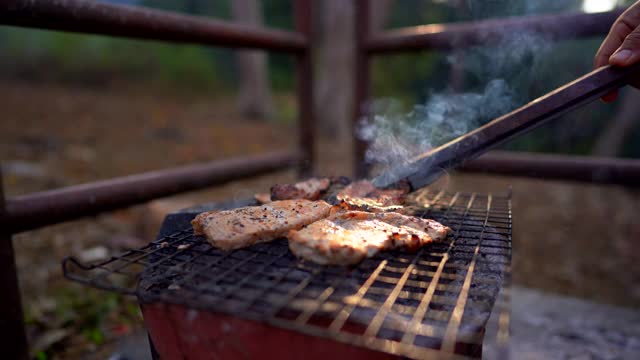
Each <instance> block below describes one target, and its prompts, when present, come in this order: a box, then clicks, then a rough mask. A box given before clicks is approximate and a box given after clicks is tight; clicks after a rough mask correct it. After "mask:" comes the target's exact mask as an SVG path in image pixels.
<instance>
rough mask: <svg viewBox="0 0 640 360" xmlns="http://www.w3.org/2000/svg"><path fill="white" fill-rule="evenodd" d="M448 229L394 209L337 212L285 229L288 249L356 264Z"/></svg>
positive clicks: (434, 237)
mask: <svg viewBox="0 0 640 360" xmlns="http://www.w3.org/2000/svg"><path fill="white" fill-rule="evenodd" d="M450 231H451V229H450V228H448V227H446V226H444V225H442V224H440V223H438V222H436V221H433V220H427V219H420V218H416V217H413V216H406V215H402V214H398V213H394V212H387V213H368V212H362V211H346V212H338V213H335V214H333V215H331V216H330V217H328V218H326V219H322V220H319V221H316V222H314V223H313V224H311V225H309V226H307V227H305V228H304V229H302V230H299V231H298V230H292V231H290V232H289V236H288V238H289V249H291V251H292V252H293V253H294V254H295V255H296V256H298V257H301V258H304V259H307V260H311V261H313V262H315V263H318V264H334V265H350V264H356V263H358V262H360V261H362V260H363V259H365V258H367V257H372V256H374V255H375V254H376V253H378V251H381V250H387V249H397V248H406V249H409V250H416V249H418V248H420V247H422V246H423V245H425V244H428V243H430V242H432V241H442V240H444V239H445V238H446V237H447V234H449V232H450Z"/></svg>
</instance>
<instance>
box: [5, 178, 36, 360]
mask: <svg viewBox="0 0 640 360" xmlns="http://www.w3.org/2000/svg"><path fill="white" fill-rule="evenodd" d="M5 216H6V208H5V198H4V189H3V183H2V169H1V168H0V218H2V217H5ZM0 223H5V222H4V221H0ZM11 235H12V234H11V233H10V232H8V231H7V230H6V229H0V349H1V350H0V352H2V355H3V356H2V358H4V359H17V360H27V359H29V348H28V347H27V336H26V332H25V328H24V318H23V315H22V303H21V302H20V287H19V286H18V274H17V270H16V261H15V253H14V251H13V242H12V240H11Z"/></svg>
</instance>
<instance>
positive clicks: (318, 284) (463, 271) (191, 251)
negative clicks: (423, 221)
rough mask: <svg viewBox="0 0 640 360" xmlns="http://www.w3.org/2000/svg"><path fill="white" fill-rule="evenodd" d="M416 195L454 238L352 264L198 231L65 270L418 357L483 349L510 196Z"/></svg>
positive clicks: (505, 260)
mask: <svg viewBox="0 0 640 360" xmlns="http://www.w3.org/2000/svg"><path fill="white" fill-rule="evenodd" d="M410 203H411V204H412V205H413V206H412V208H413V209H414V210H415V215H416V216H425V217H429V218H433V219H435V220H438V221H440V222H442V223H443V224H445V225H447V226H450V227H451V228H452V229H453V230H454V232H453V234H452V235H450V237H449V238H448V239H447V241H445V242H443V243H437V244H431V245H430V246H427V247H424V248H422V249H420V250H419V251H418V252H416V253H407V252H403V251H392V252H384V253H381V254H379V255H377V256H376V257H374V258H372V259H367V260H365V261H363V262H362V263H361V264H360V265H358V266H357V267H353V268H344V267H326V266H319V265H316V264H313V263H310V262H303V261H298V260H297V259H296V258H295V257H294V256H293V255H292V254H291V253H290V252H289V250H288V246H287V242H286V240H276V241H275V242H272V243H269V244H259V245H255V246H252V247H249V248H245V249H240V250H236V251H232V252H222V251H219V250H217V249H214V248H212V247H211V246H210V245H209V244H208V243H207V242H206V240H205V239H204V238H203V237H201V236H194V235H193V233H192V231H191V229H188V230H184V231H180V232H177V233H175V234H173V235H170V236H166V237H163V238H160V239H159V240H157V241H154V242H153V243H150V244H149V245H147V246H145V247H143V248H140V249H136V250H130V251H127V252H126V253H124V254H122V255H119V256H115V257H112V258H111V259H109V260H107V261H105V262H102V263H99V264H94V265H85V264H82V263H80V262H78V261H77V260H75V259H73V258H68V259H65V261H64V263H63V270H64V273H65V276H66V277H67V278H69V279H71V280H74V281H78V282H81V283H85V284H88V285H91V286H94V287H98V288H102V289H106V290H112V291H117V292H120V293H126V294H132V295H136V296H138V298H139V299H140V301H141V302H143V303H150V302H164V303H173V304H180V305H185V306H188V307H191V308H198V309H204V310H212V311H216V312H222V313H226V314H231V315H234V316H238V317H242V318H247V319H253V320H258V321H263V322H266V323H268V324H271V325H274V326H279V327H282V328H287V329H292V330H296V331H301V332H303V333H307V334H311V335H315V336H324V337H328V338H332V339H335V340H338V341H343V342H347V343H351V344H355V345H360V346H365V347H368V348H372V349H375V350H380V351H387V352H390V353H394V354H398V355H403V356H407V357H411V358H420V357H424V356H425V355H427V354H428V353H430V352H433V351H434V350H440V351H444V352H448V353H456V352H458V353H459V352H468V351H469V349H472V351H471V352H473V348H474V347H477V348H480V346H481V344H482V340H483V335H484V328H485V325H486V323H487V320H488V318H489V315H490V313H491V310H492V308H493V305H494V303H495V301H496V298H497V295H498V292H499V290H500V287H501V286H502V284H503V282H504V281H505V280H507V275H508V272H509V267H510V261H511V201H510V198H509V197H508V196H495V195H482V194H475V193H474V194H465V193H455V194H451V193H445V192H433V191H427V190H424V191H421V192H419V193H416V194H414V195H413V196H412V200H411V202H410ZM461 349H462V350H461Z"/></svg>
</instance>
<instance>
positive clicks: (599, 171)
mask: <svg viewBox="0 0 640 360" xmlns="http://www.w3.org/2000/svg"><path fill="white" fill-rule="evenodd" d="M459 170H461V171H467V172H479V173H490V174H498V175H508V176H523V177H533V178H544V179H556V180H570V181H585V182H591V183H599V184H617V185H625V186H630V187H640V160H635V159H620V158H603V157H592V156H569V155H555V154H539V153H526V152H511V151H492V152H489V153H487V154H485V155H483V156H481V157H479V158H477V159H475V160H471V161H468V162H466V163H465V164H464V165H463V166H462V167H460V168H459Z"/></svg>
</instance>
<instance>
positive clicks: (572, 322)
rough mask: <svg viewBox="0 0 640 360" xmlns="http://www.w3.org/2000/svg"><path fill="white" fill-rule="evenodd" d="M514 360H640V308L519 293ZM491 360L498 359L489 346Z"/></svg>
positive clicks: (515, 296) (515, 293)
mask: <svg viewBox="0 0 640 360" xmlns="http://www.w3.org/2000/svg"><path fill="white" fill-rule="evenodd" d="M507 353H508V354H509V357H510V358H511V359H524V360H528V359H640V304H639V305H638V307H637V308H622V307H616V306H610V305H604V304H598V303H594V302H590V301H585V300H581V299H576V298H570V297H565V296H558V295H554V294H549V293H543V292H540V291H536V290H532V289H525V288H519V287H514V288H512V292H511V334H510V341H509V348H508V352H507ZM483 355H484V358H485V359H495V358H497V357H498V355H499V352H497V349H496V348H495V346H494V345H491V344H489V345H485V348H484V354H483Z"/></svg>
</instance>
